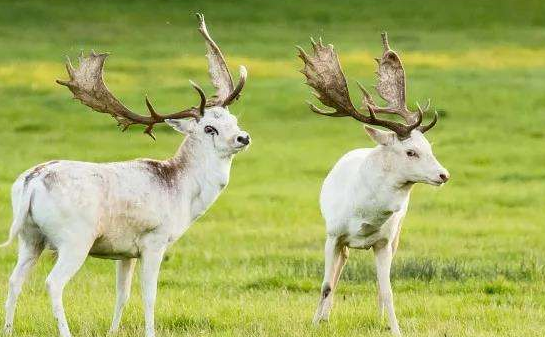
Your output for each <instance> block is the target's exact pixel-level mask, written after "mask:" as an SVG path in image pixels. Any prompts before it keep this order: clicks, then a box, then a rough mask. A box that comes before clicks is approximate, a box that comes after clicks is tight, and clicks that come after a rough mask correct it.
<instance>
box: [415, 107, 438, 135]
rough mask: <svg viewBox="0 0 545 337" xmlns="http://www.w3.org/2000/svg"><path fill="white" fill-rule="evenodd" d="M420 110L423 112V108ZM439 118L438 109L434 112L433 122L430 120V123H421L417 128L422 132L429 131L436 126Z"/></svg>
mask: <svg viewBox="0 0 545 337" xmlns="http://www.w3.org/2000/svg"><path fill="white" fill-rule="evenodd" d="M419 112H420V113H421V114H423V112H422V110H421V109H420V107H419ZM438 118H439V114H438V113H437V110H434V112H433V119H432V121H431V122H429V124H428V125H420V126H418V128H417V130H418V131H420V132H422V133H425V132H427V131H429V130H430V129H431V128H433V127H434V126H435V124H437V119H438Z"/></svg>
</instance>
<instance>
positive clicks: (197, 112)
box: [57, 14, 246, 139]
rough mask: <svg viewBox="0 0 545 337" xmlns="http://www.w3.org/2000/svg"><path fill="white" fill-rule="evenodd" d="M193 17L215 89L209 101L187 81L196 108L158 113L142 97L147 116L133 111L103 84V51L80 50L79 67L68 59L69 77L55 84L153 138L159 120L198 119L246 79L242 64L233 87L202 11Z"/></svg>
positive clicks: (237, 90)
mask: <svg viewBox="0 0 545 337" xmlns="http://www.w3.org/2000/svg"><path fill="white" fill-rule="evenodd" d="M197 17H198V18H199V23H200V25H199V31H200V32H201V33H202V34H203V36H204V37H205V39H206V44H207V47H208V54H207V56H208V60H209V70H210V77H211V79H212V84H213V85H214V87H216V89H217V94H216V96H214V97H213V99H212V100H211V101H209V102H207V99H206V96H205V94H204V91H203V90H202V89H201V88H200V87H199V86H198V85H197V84H195V83H194V82H192V81H190V83H191V85H192V86H193V88H194V89H195V90H196V91H197V93H198V94H199V96H200V99H201V102H200V104H199V106H198V107H190V108H188V109H185V110H182V111H179V112H175V113H171V114H167V115H161V114H159V113H157V112H156V111H155V109H154V108H153V106H152V105H151V103H150V101H149V100H148V98H147V97H146V100H145V102H146V106H147V108H148V111H149V113H150V115H149V116H144V115H140V114H137V113H135V112H133V111H131V110H130V109H128V108H127V107H126V106H125V105H123V103H121V102H120V101H119V100H118V99H117V98H116V97H115V96H114V95H113V94H112V93H111V92H110V90H109V89H108V87H107V86H106V84H105V83H104V78H103V77H104V76H103V68H104V62H105V61H106V58H107V57H108V54H107V53H104V54H96V53H95V52H91V54H90V55H89V56H87V57H84V55H83V53H82V54H81V55H80V56H79V66H78V67H77V68H74V67H73V66H72V64H71V62H70V59H68V62H67V63H66V70H67V72H68V76H69V77H70V79H69V80H67V81H62V80H57V83H59V84H61V85H64V86H66V87H68V89H70V91H71V92H72V93H73V94H74V98H77V99H78V100H80V101H81V102H82V103H83V104H85V105H87V106H88V107H90V108H91V109H93V110H95V111H98V112H101V113H107V114H110V115H112V117H114V118H115V119H116V120H117V122H118V125H120V126H121V128H122V130H123V131H125V130H126V129H127V128H128V127H129V126H131V125H133V124H142V125H145V126H146V128H145V130H144V133H146V134H148V135H149V136H150V137H152V138H153V139H155V136H154V135H153V127H154V125H155V124H158V123H163V122H164V121H165V120H167V119H178V118H188V117H190V118H195V119H196V120H199V119H200V117H202V116H203V115H204V109H205V107H207V106H227V105H229V104H231V103H232V101H234V100H235V99H236V98H238V96H239V95H240V91H241V90H242V88H243V86H244V83H245V82H246V68H244V67H243V66H241V67H240V80H239V83H238V85H237V86H236V87H234V85H233V82H232V80H231V75H230V74H229V70H228V69H227V65H226V63H225V60H224V59H223V56H222V54H221V51H220V49H219V48H218V46H217V45H216V44H215V42H214V41H213V40H212V39H211V38H210V35H209V34H208V32H207V30H206V24H205V22H204V16H203V15H202V14H197Z"/></svg>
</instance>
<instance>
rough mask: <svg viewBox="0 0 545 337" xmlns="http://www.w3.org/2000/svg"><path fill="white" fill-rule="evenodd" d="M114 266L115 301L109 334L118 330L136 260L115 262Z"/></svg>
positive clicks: (129, 290) (127, 298) (129, 291)
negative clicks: (115, 280)
mask: <svg viewBox="0 0 545 337" xmlns="http://www.w3.org/2000/svg"><path fill="white" fill-rule="evenodd" d="M116 264H117V266H116V269H117V271H116V277H117V282H116V288H117V299H116V303H115V312H114V317H113V319H112V325H111V327H110V332H109V333H110V334H113V333H116V332H117V330H119V324H120V323H121V316H122V315H123V309H124V308H125V304H127V301H128V300H129V296H130V293H131V283H132V276H133V273H134V266H135V265H136V259H128V260H120V261H117V262H116Z"/></svg>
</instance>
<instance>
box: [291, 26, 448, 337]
mask: <svg viewBox="0 0 545 337" xmlns="http://www.w3.org/2000/svg"><path fill="white" fill-rule="evenodd" d="M382 40H383V44H384V53H383V55H382V58H381V59H377V62H378V72H377V74H378V77H379V78H378V85H377V87H376V88H377V91H378V93H379V94H380V96H381V97H382V98H383V99H384V100H386V101H387V102H388V106H387V107H379V106H377V105H376V104H375V103H374V101H373V99H372V97H371V95H370V94H369V93H368V92H367V91H366V90H365V88H363V87H362V86H361V85H360V88H361V90H362V92H363V97H364V100H363V102H364V104H365V105H366V106H367V110H368V111H369V115H365V114H363V113H361V112H359V111H358V109H356V108H355V107H354V105H353V104H352V101H351V99H350V95H349V92H348V86H347V84H346V79H345V77H344V74H343V72H342V70H341V66H340V63H339V60H338V57H337V54H336V53H335V51H334V49H333V46H332V45H329V46H327V47H326V46H324V45H323V44H322V42H321V41H320V42H319V43H316V42H314V41H312V45H313V48H314V54H313V55H312V56H309V55H308V54H306V53H305V52H304V51H303V49H301V48H300V47H299V51H300V55H299V56H300V57H301V58H302V59H303V61H304V63H305V67H304V69H303V71H302V72H303V74H304V75H305V76H306V77H307V84H308V85H310V86H311V87H312V88H314V89H315V90H316V96H317V97H318V99H319V100H320V101H321V102H322V103H323V104H324V105H326V106H328V107H331V108H333V109H334V110H335V111H333V112H327V111H324V110H321V109H319V108H317V107H316V106H314V105H313V104H310V107H311V110H312V111H314V112H316V113H319V114H322V115H326V116H331V117H344V116H350V117H353V118H355V119H356V120H358V121H360V122H363V123H365V124H369V125H376V126H381V127H385V128H387V129H389V130H391V131H382V130H378V129H375V128H371V127H369V126H367V125H366V126H365V130H366V131H367V133H368V134H369V136H370V137H371V138H372V139H373V140H374V141H375V142H376V143H377V144H378V145H377V146H376V147H375V148H371V149H357V150H354V151H351V152H349V153H347V154H346V155H344V156H343V157H342V158H341V159H340V160H339V161H338V162H337V163H336V164H335V166H334V167H333V169H332V170H331V172H330V173H329V174H328V176H327V178H326V179H325V181H324V184H323V186H322V191H321V195H320V207H321V211H322V216H323V217H324V219H325V222H326V231H327V239H326V243H325V272H324V279H323V283H322V289H321V295H320V300H319V304H318V308H317V310H316V314H315V315H314V323H315V324H317V323H319V322H320V321H322V320H325V321H327V320H328V319H329V314H330V311H331V307H332V304H333V293H334V291H335V288H336V286H337V284H338V282H339V277H340V276H341V272H342V269H343V267H344V265H345V264H346V262H347V259H348V249H349V248H356V249H370V248H373V252H374V254H375V263H376V269H377V279H378V289H379V296H378V302H379V312H380V315H381V316H382V315H383V313H384V308H386V311H387V313H388V318H389V323H390V328H391V332H392V333H393V334H394V335H400V334H401V332H400V329H399V325H398V322H397V319H396V316H395V312H394V303H393V297H392V289H391V285H390V267H391V264H392V258H393V255H394V254H395V251H396V249H397V246H398V243H399V235H400V232H401V222H402V219H403V217H404V216H405V214H406V212H407V207H408V204H409V196H410V193H411V188H412V186H413V185H414V184H415V183H419V182H421V183H427V184H432V185H442V184H444V183H446V182H447V180H448V179H449V173H448V171H447V170H446V169H445V168H444V167H443V166H441V164H439V162H438V161H437V159H435V156H434V155H433V153H432V149H431V145H430V143H428V141H427V140H426V138H425V137H424V135H423V133H424V132H426V131H428V130H429V129H430V128H432V127H433V126H434V125H435V123H436V122H437V112H436V113H435V116H434V119H433V121H432V122H431V123H430V124H428V125H425V126H424V125H421V123H422V116H423V110H422V109H421V108H420V106H418V111H417V112H416V113H413V112H411V111H409V110H408V109H407V106H406V103H405V72H404V70H403V66H402V64H401V60H400V58H399V56H398V55H397V54H396V53H395V52H394V51H393V50H391V49H390V46H389V45H388V39H387V36H386V33H383V35H382ZM428 107H429V101H428V106H427V107H426V109H425V110H427V109H428ZM425 110H424V111H425ZM378 113H384V114H395V115H399V116H401V117H402V118H403V119H404V121H405V122H406V123H407V124H403V123H399V122H395V121H392V120H389V119H378V118H377V116H376V115H377V114H378Z"/></svg>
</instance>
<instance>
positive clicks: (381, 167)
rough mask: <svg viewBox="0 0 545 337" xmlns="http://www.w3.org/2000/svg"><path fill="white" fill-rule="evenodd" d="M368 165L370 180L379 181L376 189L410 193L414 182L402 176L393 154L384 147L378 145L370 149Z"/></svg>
mask: <svg viewBox="0 0 545 337" xmlns="http://www.w3.org/2000/svg"><path fill="white" fill-rule="evenodd" d="M369 166H370V167H369V168H368V169H367V170H368V171H369V174H370V175H372V177H371V178H372V179H371V181H377V182H380V184H379V185H378V186H377V188H378V189H381V190H383V191H385V192H388V191H389V192H394V193H396V194H400V195H408V194H410V192H411V188H412V186H413V185H414V182H410V181H406V180H405V179H403V178H402V175H401V174H400V172H399V169H398V167H397V165H396V158H395V156H394V154H392V153H391V152H390V151H389V150H388V149H387V148H386V147H384V146H382V145H379V146H377V147H375V148H373V149H372V150H371V152H370V154H369Z"/></svg>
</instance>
